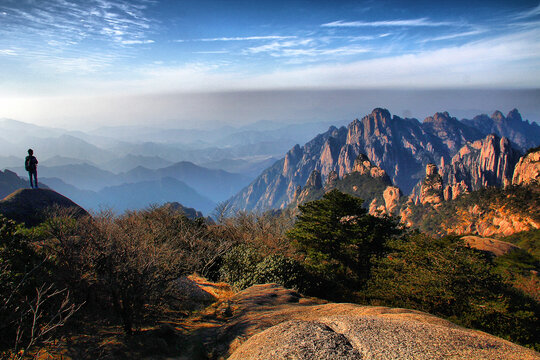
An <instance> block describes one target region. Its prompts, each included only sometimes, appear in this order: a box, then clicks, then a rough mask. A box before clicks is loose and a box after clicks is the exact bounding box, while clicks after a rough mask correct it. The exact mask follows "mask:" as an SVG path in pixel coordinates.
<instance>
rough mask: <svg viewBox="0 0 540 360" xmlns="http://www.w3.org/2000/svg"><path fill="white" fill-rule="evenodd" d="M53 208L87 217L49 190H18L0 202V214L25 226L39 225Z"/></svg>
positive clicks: (78, 207) (68, 200) (81, 210)
mask: <svg viewBox="0 0 540 360" xmlns="http://www.w3.org/2000/svg"><path fill="white" fill-rule="evenodd" d="M55 208H56V209H64V211H67V212H68V213H69V215H72V216H75V217H80V216H85V215H88V213H87V212H86V210H84V209H83V208H82V207H80V206H79V205H77V204H75V203H74V202H73V201H71V200H70V199H68V198H67V197H65V196H63V195H60V194H59V193H57V192H56V191H53V190H49V189H19V190H16V191H14V192H13V193H11V194H10V195H8V196H6V197H5V198H4V199H3V200H0V214H2V215H4V216H5V217H7V218H9V219H13V220H15V221H17V222H24V223H25V224H26V225H27V226H34V225H37V224H39V223H40V222H42V221H43V220H45V219H46V218H47V215H48V211H49V210H52V209H55Z"/></svg>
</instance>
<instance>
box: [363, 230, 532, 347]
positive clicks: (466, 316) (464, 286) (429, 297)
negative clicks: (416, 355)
mask: <svg viewBox="0 0 540 360" xmlns="http://www.w3.org/2000/svg"><path fill="white" fill-rule="evenodd" d="M391 247H392V249H393V250H392V251H391V252H390V253H389V254H388V255H387V256H385V257H383V258H381V259H380V260H378V261H377V262H376V266H375V267H374V269H373V276H372V278H371V279H370V280H369V282H368V287H367V290H366V293H365V295H366V297H367V298H368V299H370V300H371V302H372V303H373V304H379V305H386V306H394V307H405V308H411V309H417V310H422V311H426V312H429V313H431V314H434V315H437V316H442V317H445V318H447V319H450V320H452V321H454V322H457V323H458V324H461V325H463V326H466V327H472V328H476V329H480V330H484V331H487V332H489V333H491V334H494V335H496V336H500V337H503V338H506V339H509V340H511V341H515V342H518V343H520V344H523V345H527V346H531V347H536V348H538V346H539V345H540V341H539V340H540V339H539V337H538V332H537V331H536V329H537V327H538V321H539V316H540V312H539V311H540V309H539V306H538V303H537V302H536V301H534V300H533V299H531V298H529V297H528V296H526V295H524V294H523V293H522V292H520V291H519V290H517V289H515V288H512V286H510V285H509V284H507V283H506V282H505V281H504V280H503V278H502V277H501V276H499V275H498V274H497V273H496V271H495V267H494V266H493V264H492V262H491V257H488V256H486V255H485V254H484V253H482V252H480V251H477V250H474V249H470V248H468V247H466V246H464V245H463V243H462V242H461V240H460V239H458V238H455V237H447V238H444V239H433V238H430V237H428V236H426V235H422V234H414V235H411V236H408V237H406V238H403V239H399V240H396V241H394V242H392V243H391Z"/></svg>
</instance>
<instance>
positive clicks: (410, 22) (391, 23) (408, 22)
mask: <svg viewBox="0 0 540 360" xmlns="http://www.w3.org/2000/svg"><path fill="white" fill-rule="evenodd" d="M448 25H456V23H453V22H446V21H438V22H437V21H431V20H430V19H428V18H419V19H404V20H383V21H343V20H338V21H333V22H329V23H326V24H322V25H321V26H322V27H396V26H403V27H406V26H448Z"/></svg>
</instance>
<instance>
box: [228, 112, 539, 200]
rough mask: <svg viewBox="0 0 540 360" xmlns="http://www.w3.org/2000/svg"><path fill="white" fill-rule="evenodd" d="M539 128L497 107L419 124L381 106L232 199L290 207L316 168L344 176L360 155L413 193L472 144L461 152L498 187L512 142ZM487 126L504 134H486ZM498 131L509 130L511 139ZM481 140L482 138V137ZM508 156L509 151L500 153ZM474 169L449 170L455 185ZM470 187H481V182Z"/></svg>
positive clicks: (294, 152) (527, 140)
mask: <svg viewBox="0 0 540 360" xmlns="http://www.w3.org/2000/svg"><path fill="white" fill-rule="evenodd" d="M482 119H484V120H485V119H489V124H487V125H486V124H484V122H482V121H483V120H482ZM486 121H487V120H486ZM537 128H539V127H538V126H537V125H536V124H534V123H533V124H530V123H529V122H527V121H523V120H522V119H521V116H520V115H519V112H517V110H513V111H511V112H510V114H509V115H508V116H507V117H504V116H502V114H500V112H497V113H495V114H494V115H493V116H492V117H491V118H490V117H487V115H480V116H479V117H475V118H474V119H473V120H462V121H460V120H458V119H456V118H454V117H451V116H450V115H449V114H448V113H447V112H442V113H436V114H434V115H433V116H430V117H428V118H426V119H425V120H424V121H423V122H420V121H418V120H416V119H410V118H405V119H403V118H400V117H398V116H395V115H394V116H392V115H391V114H390V112H389V111H388V110H386V109H381V108H377V109H374V110H373V111H372V113H371V114H369V115H366V116H364V117H363V118H362V119H356V120H354V121H352V122H351V123H350V124H349V125H348V126H347V127H341V128H336V127H330V129H328V131H327V132H325V133H323V134H320V135H318V136H316V137H315V138H314V139H313V140H311V141H309V142H308V143H306V144H305V145H304V146H302V147H301V146H299V145H295V146H294V147H293V148H292V149H291V150H289V151H288V152H287V154H286V155H285V157H284V158H282V159H280V160H278V161H277V162H276V163H274V165H272V166H271V167H270V168H268V169H266V170H265V171H264V172H263V173H262V174H261V175H260V176H259V177H258V178H256V179H255V180H254V181H253V182H252V183H251V184H250V185H248V186H247V187H245V188H244V189H243V190H241V191H240V192H239V193H238V194H237V195H235V196H234V197H232V198H231V199H230V205H231V207H232V208H234V209H238V210H267V209H271V208H284V207H286V206H287V205H288V204H289V203H291V202H292V201H293V200H294V199H295V196H298V195H299V193H298V186H304V184H305V183H306V181H307V180H308V177H309V176H310V175H311V173H312V172H313V171H314V170H316V171H318V172H319V173H320V176H321V182H323V183H324V182H325V181H326V179H327V178H328V177H329V176H330V175H331V174H332V176H333V177H335V176H336V174H337V176H338V177H340V178H343V177H344V176H345V175H346V174H349V173H352V172H353V170H354V167H355V160H356V159H357V157H358V155H359V154H365V156H366V159H367V160H369V161H370V163H372V164H373V165H374V166H376V167H378V168H380V169H382V170H384V172H385V173H386V175H387V176H388V178H389V179H390V181H391V183H392V185H394V186H396V187H399V188H400V189H402V190H403V192H404V193H406V194H408V193H410V192H411V190H412V189H413V188H414V187H415V185H417V184H418V183H419V181H420V180H421V179H422V178H423V177H424V169H425V167H426V165H427V164H430V163H432V164H441V163H442V164H443V166H442V168H444V164H446V163H449V164H452V159H453V157H454V156H456V155H457V154H458V153H459V151H460V150H461V149H463V148H464V147H468V148H469V149H470V153H471V154H472V155H469V156H465V155H467V154H463V155H462V156H465V157H466V158H467V159H469V158H470V163H471V165H472V164H473V163H474V161H477V160H481V161H483V162H482V166H484V170H483V172H482V175H481V176H479V178H478V179H477V182H478V183H479V184H488V185H497V181H499V182H502V183H504V184H506V183H508V176H510V178H511V171H512V170H513V164H515V162H517V155H516V154H517V153H518V151H517V150H514V149H513V148H512V146H511V144H510V141H514V140H512V139H515V141H517V143H516V144H517V145H516V147H517V148H518V150H522V148H523V146H528V145H527V144H534V143H535V142H539V140H538V139H540V136H539V137H537V138H534V137H532V136H531V135H530V134H535V132H536V131H537ZM487 131H489V132H492V131H493V132H495V133H496V134H497V136H491V135H490V136H487V138H486V135H487V134H486V132H487ZM498 136H508V139H510V141H508V139H505V140H501V139H499V138H498ZM482 139H484V140H482ZM478 140H482V142H481V143H477V141H478ZM475 144H476V145H475ZM478 144H481V146H480V149H476V147H475V146H477V145H478ZM536 145H538V144H536ZM482 146H485V149H484V150H483V149H482ZM477 152H478V153H479V155H478V156H476V155H477ZM501 154H503V155H504V156H506V157H504V156H503V157H502V158H501V156H502V155H501ZM475 156H476V157H475ZM477 157H479V158H478V159H477ZM495 160H496V161H495ZM461 170H463V171H461ZM491 172H494V174H491ZM509 172H510V175H508V174H509ZM462 173H463V174H462ZM467 173H470V171H469V170H468V169H467V168H466V169H460V168H459V167H457V166H456V169H455V171H454V172H451V171H450V172H449V173H448V175H445V176H447V177H448V178H450V177H451V176H453V177H455V178H456V184H460V182H461V180H459V181H457V179H458V178H459V176H461V175H463V176H465V175H466V174H467ZM443 175H444V172H443ZM493 181H494V182H495V183H492V182H493ZM466 185H468V186H469V187H470V189H474V188H475V186H476V183H475V182H474V181H473V182H471V184H470V185H469V184H466ZM453 186H454V185H453ZM457 186H461V185H457ZM456 191H457V192H459V190H458V189H456Z"/></svg>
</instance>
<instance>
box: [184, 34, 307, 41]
mask: <svg viewBox="0 0 540 360" xmlns="http://www.w3.org/2000/svg"><path fill="white" fill-rule="evenodd" d="M295 38H296V36H279V35H267V36H244V37H242V36H238V37H218V38H207V39H195V40H193V41H249V40H286V39H295Z"/></svg>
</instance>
